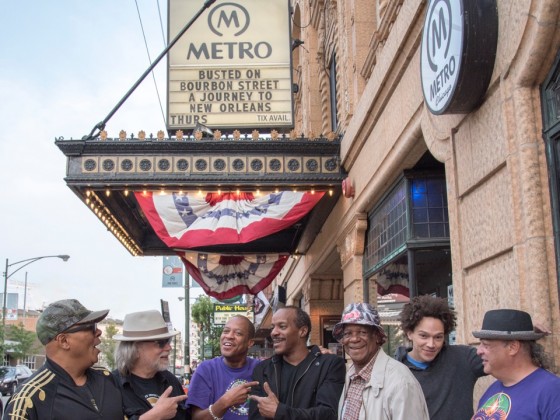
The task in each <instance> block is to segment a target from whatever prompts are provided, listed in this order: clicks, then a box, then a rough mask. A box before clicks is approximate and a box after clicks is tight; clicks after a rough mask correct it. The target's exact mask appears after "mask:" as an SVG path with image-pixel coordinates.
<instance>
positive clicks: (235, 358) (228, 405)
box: [187, 315, 259, 420]
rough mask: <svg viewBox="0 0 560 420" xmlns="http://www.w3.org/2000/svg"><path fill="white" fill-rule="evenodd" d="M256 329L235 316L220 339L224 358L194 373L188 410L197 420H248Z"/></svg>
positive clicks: (206, 363)
mask: <svg viewBox="0 0 560 420" xmlns="http://www.w3.org/2000/svg"><path fill="white" fill-rule="evenodd" d="M254 337H255V327H254V325H253V323H252V322H251V321H250V320H249V319H248V318H246V317H244V316H240V315H239V316H234V317H232V318H230V319H229V320H228V322H227V323H226V325H225V327H224V330H223V332H222V335H221V336H220V352H221V354H222V355H221V356H220V357H216V358H214V359H211V360H206V361H204V362H202V363H201V364H200V365H199V366H198V368H197V369H196V372H195V373H194V375H193V377H192V380H191V383H190V386H189V398H188V399H187V408H189V409H190V410H191V414H192V419H193V420H202V419H208V418H212V419H214V420H216V419H224V420H230V419H231V420H240V419H247V418H248V414H249V403H248V400H247V398H248V395H249V393H250V391H251V387H252V386H256V385H258V384H259V383H258V382H251V377H252V374H253V369H254V368H255V366H256V365H257V364H258V363H259V361H258V360H256V359H252V358H250V357H247V353H248V351H249V347H251V346H252V345H253V338H254Z"/></svg>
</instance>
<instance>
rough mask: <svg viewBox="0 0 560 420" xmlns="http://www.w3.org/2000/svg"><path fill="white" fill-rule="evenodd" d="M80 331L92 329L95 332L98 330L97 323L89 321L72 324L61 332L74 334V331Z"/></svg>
mask: <svg viewBox="0 0 560 420" xmlns="http://www.w3.org/2000/svg"><path fill="white" fill-rule="evenodd" d="M79 331H90V332H92V333H93V334H95V333H96V332H97V323H96V322H91V323H87V324H82V325H76V326H71V327H70V328H68V329H66V330H64V331H62V332H61V334H62V333H64V334H72V333H76V332H79Z"/></svg>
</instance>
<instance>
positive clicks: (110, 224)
mask: <svg viewBox="0 0 560 420" xmlns="http://www.w3.org/2000/svg"><path fill="white" fill-rule="evenodd" d="M85 202H86V205H87V206H88V207H89V208H90V209H91V211H92V212H93V213H94V214H95V215H96V216H97V217H98V218H99V220H101V222H102V223H103V224H105V226H107V230H108V231H110V232H111V233H112V234H113V236H114V237H115V238H117V239H118V240H119V241H120V242H121V244H122V245H123V246H124V247H125V248H126V249H127V250H128V252H130V253H131V254H132V255H133V256H135V257H136V256H137V255H139V254H140V253H141V250H140V247H139V246H138V245H137V244H136V242H135V241H134V240H133V239H132V238H131V237H130V236H128V234H127V233H126V230H125V229H124V228H123V227H122V226H121V224H120V223H119V221H118V220H117V219H116V218H115V217H114V216H113V215H112V214H111V212H110V210H109V209H108V208H107V207H105V205H104V204H103V202H102V201H101V199H100V198H99V197H98V196H97V194H96V193H95V192H94V191H91V190H88V191H87V193H86V201H85Z"/></svg>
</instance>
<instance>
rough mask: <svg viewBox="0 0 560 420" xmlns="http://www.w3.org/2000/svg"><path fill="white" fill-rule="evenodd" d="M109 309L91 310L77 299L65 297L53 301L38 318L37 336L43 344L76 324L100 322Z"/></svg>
mask: <svg viewBox="0 0 560 420" xmlns="http://www.w3.org/2000/svg"><path fill="white" fill-rule="evenodd" d="M108 313H109V309H104V310H102V311H90V310H88V309H86V308H85V307H84V305H82V304H81V303H80V302H78V301H77V300H76V299H64V300H59V301H57V302H54V303H51V304H50V305H49V306H47V307H46V309H45V310H44V311H43V313H42V314H41V315H40V316H39V319H38V320H37V337H39V341H40V342H41V343H43V344H47V343H48V342H50V341H51V340H52V339H53V338H55V337H56V336H57V335H58V334H60V333H61V332H63V331H66V330H67V329H68V328H70V327H72V326H74V325H80V324H88V323H91V322H99V321H101V320H102V319H103V318H105V317H106V316H107V314H108Z"/></svg>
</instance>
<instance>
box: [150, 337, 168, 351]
mask: <svg viewBox="0 0 560 420" xmlns="http://www.w3.org/2000/svg"><path fill="white" fill-rule="evenodd" d="M144 343H156V344H157V345H158V347H159V348H160V349H162V348H164V347H165V346H167V345H168V344H169V343H171V337H169V338H163V339H161V340H150V341H144Z"/></svg>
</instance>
